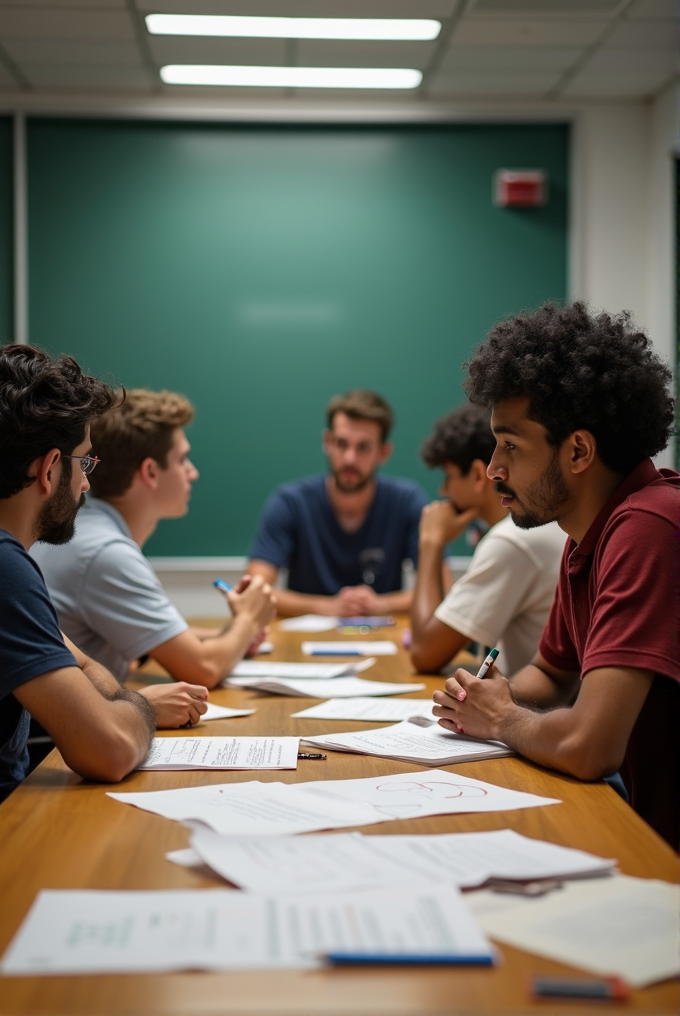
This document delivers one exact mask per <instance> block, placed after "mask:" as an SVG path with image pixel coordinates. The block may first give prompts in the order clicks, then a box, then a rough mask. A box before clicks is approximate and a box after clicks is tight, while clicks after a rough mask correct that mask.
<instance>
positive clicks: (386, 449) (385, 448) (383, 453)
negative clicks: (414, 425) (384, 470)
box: [380, 441, 394, 466]
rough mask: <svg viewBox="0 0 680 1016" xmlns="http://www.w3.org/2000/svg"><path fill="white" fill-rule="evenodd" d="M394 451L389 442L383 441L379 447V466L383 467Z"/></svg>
mask: <svg viewBox="0 0 680 1016" xmlns="http://www.w3.org/2000/svg"><path fill="white" fill-rule="evenodd" d="M393 451H394V445H393V444H392V442H391V441H384V442H383V443H382V445H381V447H380V465H381V466H384V465H385V463H386V462H387V460H388V459H389V457H390V455H391V454H392V452H393Z"/></svg>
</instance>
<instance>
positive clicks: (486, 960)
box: [325, 952, 494, 967]
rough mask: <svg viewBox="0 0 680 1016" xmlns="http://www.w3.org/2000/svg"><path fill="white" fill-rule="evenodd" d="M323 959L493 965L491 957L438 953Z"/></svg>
mask: <svg viewBox="0 0 680 1016" xmlns="http://www.w3.org/2000/svg"><path fill="white" fill-rule="evenodd" d="M325 959H326V960H328V962H329V963H338V964H346V963H352V964H355V963H356V964H362V965H363V964H369V963H372V964H378V963H380V964H391V965H392V966H400V965H401V964H407V963H409V964H421V965H424V966H437V965H439V966H441V965H443V964H447V965H448V964H455V965H456V966H459V965H463V964H465V965H472V966H484V967H490V966H491V965H492V964H493V961H494V960H493V956H489V955H488V954H486V955H481V956H480V955H477V956H462V955H458V954H454V955H450V954H446V953H440V954H439V955H436V954H435V955H429V956H428V955H425V954H424V953H420V954H419V953H401V954H400V953H340V952H333V953H328V954H327V955H326V956H325Z"/></svg>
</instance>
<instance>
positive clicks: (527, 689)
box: [509, 663, 578, 710]
mask: <svg viewBox="0 0 680 1016" xmlns="http://www.w3.org/2000/svg"><path fill="white" fill-rule="evenodd" d="M509 680H510V690H511V692H512V697H513V699H514V700H515V702H517V703H518V705H523V706H526V707H527V708H529V709H534V710H540V709H556V708H559V707H560V706H567V705H569V703H570V702H571V701H572V700H573V698H574V697H575V695H576V694H577V692H578V675H577V674H575V675H573V676H572V677H571V679H568V678H567V677H566V675H565V677H564V678H563V679H562V680H558V679H557V678H556V677H554V676H551V675H550V674H549V673H547V671H545V670H543V669H542V668H541V667H540V666H538V665H537V664H535V663H529V664H527V666H526V667H522V669H521V670H518V671H517V673H516V674H514V675H513V677H511V678H510V679H509Z"/></svg>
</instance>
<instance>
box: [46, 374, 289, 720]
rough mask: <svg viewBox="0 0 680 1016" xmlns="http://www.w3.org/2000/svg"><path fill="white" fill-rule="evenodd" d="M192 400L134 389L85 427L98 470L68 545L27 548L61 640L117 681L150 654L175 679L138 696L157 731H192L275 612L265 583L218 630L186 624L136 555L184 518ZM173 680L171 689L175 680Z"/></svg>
mask: <svg viewBox="0 0 680 1016" xmlns="http://www.w3.org/2000/svg"><path fill="white" fill-rule="evenodd" d="M193 416H194V410H193V406H192V405H191V403H190V402H189V401H188V400H187V399H186V398H184V396H183V395H178V394H176V393H174V392H167V391H161V392H154V391H148V390H147V389H132V390H130V391H128V392H127V395H126V399H125V402H123V403H122V404H121V405H119V406H116V407H115V408H114V409H112V410H111V411H110V412H108V413H105V414H103V415H102V416H101V417H100V418H99V419H98V420H96V421H95V423H94V424H93V427H92V440H93V443H94V445H95V447H96V450H97V453H98V454H99V455H100V456H101V459H102V461H101V465H99V466H98V467H97V471H96V472H95V473H94V474H93V476H92V484H91V486H92V495H93V496H91V497H90V498H89V499H88V502H87V504H86V506H85V507H84V508H83V510H82V512H81V514H80V516H79V517H78V523H77V526H76V534H75V538H74V539H73V540H72V542H71V543H69V545H68V546H66V547H55V546H44V545H41V546H38V547H36V548H34V550H33V551H32V553H33V555H34V556H35V559H36V560H37V562H38V564H39V565H40V567H41V569H42V571H43V574H44V576H45V582H46V583H47V588H48V589H49V591H50V595H51V597H52V600H53V602H54V605H55V607H56V609H57V614H58V615H59V621H60V624H61V626H62V629H63V630H64V631H65V632H66V634H67V635H68V636H69V637H70V638H71V639H72V640H73V641H74V642H75V643H76V644H77V645H79V646H81V647H82V648H83V649H84V650H85V651H86V652H88V653H89V654H90V655H91V656H92V657H94V658H95V659H96V660H99V661H100V662H101V663H103V664H104V665H105V666H106V667H108V669H109V670H110V671H111V672H112V673H113V674H114V675H115V677H116V678H118V680H119V681H121V682H122V681H124V680H125V679H126V677H127V676H128V673H129V670H130V666H131V664H134V662H135V661H136V660H138V659H139V658H140V657H142V656H151V657H153V659H155V660H157V661H158V663H160V664H161V666H163V667H164V668H165V669H166V670H167V671H168V673H169V674H170V675H171V676H172V677H173V678H174V679H175V681H173V682H166V683H162V684H158V683H156V684H149V685H148V686H147V687H146V688H145V689H144V690H143V694H144V695H145V696H146V697H147V698H148V699H149V700H150V701H151V702H152V704H153V706H154V709H155V711H156V722H157V723H158V724H159V725H162V726H185V725H187V724H188V725H191V724H192V723H196V722H197V721H198V719H199V718H200V716H201V714H202V713H203V712H205V709H206V706H205V704H204V700H205V699H206V698H207V690H206V689H207V688H213V687H215V685H217V684H218V683H219V682H220V681H221V680H222V679H223V678H224V677H225V676H226V675H227V674H229V673H230V671H231V670H232V669H233V667H234V666H235V664H236V663H238V662H239V661H240V660H241V659H242V657H243V656H244V654H245V653H246V652H247V651H248V650H249V649H250V648H252V647H253V646H254V645H256V644H257V643H258V641H259V640H260V639H261V638H262V634H263V629H264V627H265V626H266V625H267V624H268V623H269V621H271V620H272V618H273V617H274V614H275V609H276V608H275V600H274V596H273V593H272V590H271V587H270V586H269V585H268V584H267V583H266V582H265V581H264V580H263V579H262V578H253V579H252V581H251V580H249V579H244V580H242V581H241V583H240V585H239V586H238V588H237V590H236V592H235V593H229V594H228V598H229V603H230V606H231V610H232V613H233V620H232V621H231V622H230V623H228V624H227V625H225V627H224V628H222V629H214V630H213V629H201V628H195V627H190V626H189V625H188V624H187V622H186V621H185V620H184V618H183V617H182V616H181V614H180V613H179V611H178V610H177V609H176V607H175V606H174V605H173V604H172V603H171V602H170V600H169V599H168V597H167V595H166V593H165V591H164V590H163V587H162V586H161V584H160V582H159V580H158V578H157V576H156V574H155V572H154V570H153V568H152V567H151V565H150V564H149V562H148V561H147V559H146V558H145V557H144V555H143V553H142V549H141V548H142V547H143V546H144V544H145V543H146V541H147V540H148V539H149V538H150V536H151V534H152V533H153V532H154V530H155V528H156V526H157V525H158V523H159V521H160V520H161V519H171V518H181V517H182V516H184V515H186V513H187V511H188V509H189V498H190V495H191V488H192V485H193V483H194V482H195V481H196V480H197V479H198V470H197V469H196V468H195V466H194V465H193V463H192V462H191V460H190V458H189V451H190V445H189V441H188V440H187V437H186V434H185V430H184V428H185V427H186V426H187V425H188V424H189V423H190V422H191V420H192V419H193ZM176 682H177V683H176Z"/></svg>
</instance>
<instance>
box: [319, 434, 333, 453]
mask: <svg viewBox="0 0 680 1016" xmlns="http://www.w3.org/2000/svg"><path fill="white" fill-rule="evenodd" d="M331 438H332V434H331V432H330V430H328V428H327V427H324V429H323V430H322V431H321V447H322V448H323V453H324V455H328V454H329V453H330V450H331Z"/></svg>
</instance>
